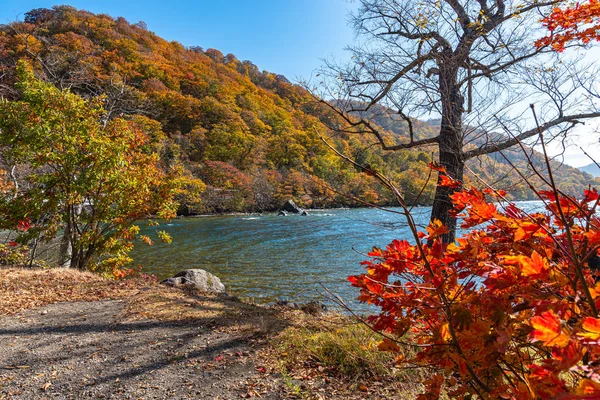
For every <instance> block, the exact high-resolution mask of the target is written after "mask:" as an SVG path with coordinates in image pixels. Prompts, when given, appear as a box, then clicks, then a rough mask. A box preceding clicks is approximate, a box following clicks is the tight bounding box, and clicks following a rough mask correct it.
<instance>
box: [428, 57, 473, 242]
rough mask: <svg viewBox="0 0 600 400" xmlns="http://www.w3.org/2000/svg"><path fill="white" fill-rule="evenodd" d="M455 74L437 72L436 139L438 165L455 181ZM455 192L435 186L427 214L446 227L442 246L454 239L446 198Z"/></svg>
mask: <svg viewBox="0 0 600 400" xmlns="http://www.w3.org/2000/svg"><path fill="white" fill-rule="evenodd" d="M456 76H457V74H456V70H455V69H451V70H449V71H448V70H441V71H440V93H441V94H442V123H441V127H440V136H439V149H440V150H439V151H440V164H442V165H443V166H444V167H445V168H446V172H447V174H448V175H449V176H450V177H451V178H454V179H456V180H459V181H460V180H462V179H463V171H464V166H465V163H464V160H463V159H462V142H463V132H462V112H463V103H464V97H463V96H462V94H461V92H460V88H459V86H458V84H457V82H456V81H457V79H456ZM457 190H458V189H457V188H449V187H445V186H439V185H438V186H437V188H436V191H435V199H434V201H433V207H432V210H431V220H432V221H433V220H434V219H438V220H440V221H441V222H442V223H443V224H444V225H445V226H447V227H448V229H449V231H450V232H449V233H448V234H446V235H444V237H443V239H444V242H446V243H451V242H453V241H454V239H455V237H456V218H454V217H452V216H451V215H450V213H449V211H450V210H451V209H452V201H451V200H450V195H451V194H452V193H454V192H456V191H457Z"/></svg>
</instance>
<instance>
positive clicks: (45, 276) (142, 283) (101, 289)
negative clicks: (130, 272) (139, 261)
mask: <svg viewBox="0 0 600 400" xmlns="http://www.w3.org/2000/svg"><path fill="white" fill-rule="evenodd" d="M152 286H158V285H157V284H156V281H155V280H154V279H149V278H145V277H138V278H135V279H127V280H122V281H114V280H109V279H105V278H102V277H101V276H99V275H96V274H93V273H91V272H83V271H77V270H70V269H62V268H61V269H58V268H56V269H25V268H9V267H7V268H0V315H12V314H16V313H18V312H20V311H23V310H27V309H30V308H36V307H41V306H44V305H47V304H52V303H58V302H62V301H96V300H106V299H117V298H123V297H129V296H131V295H132V293H137V292H138V291H139V289H140V288H142V287H152Z"/></svg>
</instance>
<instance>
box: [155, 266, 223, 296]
mask: <svg viewBox="0 0 600 400" xmlns="http://www.w3.org/2000/svg"><path fill="white" fill-rule="evenodd" d="M161 283H162V284H165V285H169V286H181V285H189V286H194V287H196V288H197V289H199V290H202V291H203V292H210V293H225V285H223V284H222V283H221V280H220V279H219V278H218V277H217V276H215V275H213V274H211V273H210V272H207V271H205V270H203V269H186V270H184V271H181V272H179V273H178V274H176V275H174V276H172V277H171V278H168V279H165V280H164V281H162V282H161Z"/></svg>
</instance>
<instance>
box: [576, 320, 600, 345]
mask: <svg viewBox="0 0 600 400" xmlns="http://www.w3.org/2000/svg"><path fill="white" fill-rule="evenodd" d="M581 327H582V328H583V329H585V330H586V331H587V332H580V333H579V336H583V337H585V338H588V339H592V340H597V339H598V338H600V319H598V318H592V317H587V318H586V319H584V320H583V324H581Z"/></svg>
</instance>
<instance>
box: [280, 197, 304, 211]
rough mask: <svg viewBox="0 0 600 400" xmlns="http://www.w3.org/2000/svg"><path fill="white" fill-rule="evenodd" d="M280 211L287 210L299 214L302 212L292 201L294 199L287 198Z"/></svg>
mask: <svg viewBox="0 0 600 400" xmlns="http://www.w3.org/2000/svg"><path fill="white" fill-rule="evenodd" d="M281 211H287V212H291V213H294V214H300V213H301V212H302V209H301V208H300V207H298V206H297V205H296V203H294V200H288V201H286V202H285V204H284V205H283V207H281Z"/></svg>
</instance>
